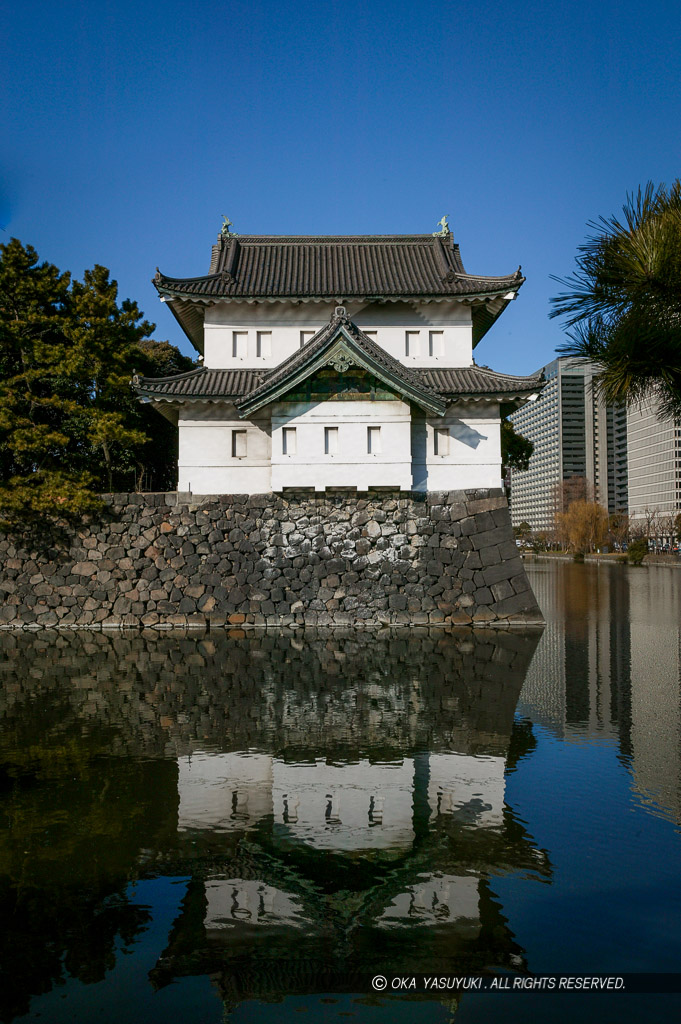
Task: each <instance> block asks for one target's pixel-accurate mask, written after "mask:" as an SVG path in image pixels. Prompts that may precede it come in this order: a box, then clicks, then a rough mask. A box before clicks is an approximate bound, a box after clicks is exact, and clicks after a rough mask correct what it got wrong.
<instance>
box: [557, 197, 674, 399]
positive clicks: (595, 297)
mask: <svg viewBox="0 0 681 1024" xmlns="http://www.w3.org/2000/svg"><path fill="white" fill-rule="evenodd" d="M623 213H624V217H623V220H619V219H618V218H617V217H615V216H613V217H611V218H609V219H607V218H605V217H601V218H600V219H599V220H598V221H596V222H591V223H590V224H589V227H590V228H592V229H593V230H594V232H595V233H594V234H593V235H591V236H590V237H589V238H588V239H587V241H586V242H585V243H584V244H583V245H581V246H580V247H579V250H578V252H579V255H578V256H577V270H576V272H575V273H574V274H573V275H572V276H571V277H568V278H566V279H564V280H561V279H560V278H554V280H557V281H558V283H559V284H562V285H564V286H566V287H567V288H568V289H569V290H568V291H566V292H563V293H562V294H560V295H558V296H556V297H555V298H553V299H552V300H551V302H552V305H553V309H552V311H551V314H550V315H551V316H552V317H557V316H560V317H564V318H565V325H566V327H567V328H568V338H569V339H570V341H569V343H567V344H565V345H563V346H561V347H560V348H559V350H558V351H560V352H562V353H564V354H565V355H572V356H581V357H584V358H587V359H591V360H594V362H596V363H598V364H599V367H600V369H599V372H598V373H597V375H596V377H595V379H594V385H595V388H596V390H597V392H598V393H600V394H601V395H602V396H603V398H604V399H605V400H606V402H608V403H620V402H626V403H629V404H632V403H641V402H643V401H647V400H651V399H652V400H654V401H656V403H657V404H658V406H659V410H660V412H661V413H662V415H665V416H670V417H678V416H681V181H679V180H677V181H675V182H674V184H673V185H672V186H671V188H669V189H668V188H667V187H666V186H665V185H660V186H659V188H657V189H656V188H655V187H654V185H653V184H652V182H648V184H647V185H646V187H645V189H643V190H641V188H639V190H638V193H637V194H636V195H635V196H627V201H626V203H625V205H624V207H623Z"/></svg>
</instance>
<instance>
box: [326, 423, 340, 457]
mask: <svg viewBox="0 0 681 1024" xmlns="http://www.w3.org/2000/svg"><path fill="white" fill-rule="evenodd" d="M337 452H338V427H324V454H325V455H336V453H337Z"/></svg>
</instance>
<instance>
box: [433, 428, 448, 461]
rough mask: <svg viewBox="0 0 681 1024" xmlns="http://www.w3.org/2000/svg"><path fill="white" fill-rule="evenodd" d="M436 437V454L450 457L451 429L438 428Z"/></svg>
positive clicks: (435, 433)
mask: <svg viewBox="0 0 681 1024" xmlns="http://www.w3.org/2000/svg"><path fill="white" fill-rule="evenodd" d="M434 437H435V454H436V455H449V427H436V428H435V431H434Z"/></svg>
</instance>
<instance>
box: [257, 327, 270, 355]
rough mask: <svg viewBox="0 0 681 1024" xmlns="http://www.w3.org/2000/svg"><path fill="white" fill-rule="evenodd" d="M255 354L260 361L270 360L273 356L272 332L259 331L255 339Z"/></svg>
mask: <svg viewBox="0 0 681 1024" xmlns="http://www.w3.org/2000/svg"><path fill="white" fill-rule="evenodd" d="M255 354H256V356H257V357H258V359H269V357H270V356H271V355H272V332H271V331H258V333H257V335H256V339H255Z"/></svg>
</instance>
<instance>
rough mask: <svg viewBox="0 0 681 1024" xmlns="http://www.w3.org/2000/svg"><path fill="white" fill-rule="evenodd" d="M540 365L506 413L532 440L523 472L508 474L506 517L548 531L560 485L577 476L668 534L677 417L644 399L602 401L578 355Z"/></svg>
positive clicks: (610, 506)
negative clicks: (539, 382)
mask: <svg viewBox="0 0 681 1024" xmlns="http://www.w3.org/2000/svg"><path fill="white" fill-rule="evenodd" d="M543 372H544V376H545V378H546V381H547V383H546V386H545V387H544V390H543V392H542V393H541V395H540V397H539V398H538V399H537V401H536V402H530V403H528V404H527V405H525V406H523V407H522V408H520V409H518V410H517V411H516V412H514V413H513V415H512V416H511V420H512V421H513V425H514V426H515V428H516V430H517V431H519V433H521V434H523V435H524V436H525V437H527V438H529V440H530V441H532V442H533V444H534V453H533V455H532V458H531V459H530V465H529V468H528V470H527V472H525V473H517V472H514V473H513V474H512V478H511V495H510V499H511V517H512V521H513V524H514V525H515V526H518V525H519V524H520V523H522V522H527V523H529V524H530V526H531V527H532V529H533V530H535V531H546V532H549V531H551V530H552V529H553V526H554V519H555V514H556V511H557V506H558V503H559V491H560V485H561V484H563V483H564V482H565V481H569V480H570V479H571V478H580V479H581V480H585V481H586V484H585V486H584V487H583V489H582V493H583V494H584V496H586V497H588V498H590V499H593V500H594V501H597V502H598V503H599V504H601V505H602V506H603V507H604V508H606V509H607V510H608V512H609V513H610V514H612V513H614V512H625V513H628V514H629V516H630V517H631V519H632V520H634V521H636V520H639V521H644V522H645V524H646V529H647V531H648V532H649V533H650V535H651V536H654V537H657V538H658V539H659V540H660V541H661V542H666V541H669V540H670V539H671V536H672V532H673V531H672V526H671V524H672V522H673V520H674V517H675V516H676V515H678V514H679V512H681V423H678V422H677V423H674V421H673V420H665V419H663V418H662V417H661V416H660V415H659V414H658V413H657V411H656V409H655V407H654V405H652V404H647V405H644V406H643V407H638V406H630V407H629V408H626V407H625V406H622V405H620V406H614V405H606V404H605V402H604V401H603V400H602V399H600V398H598V397H597V395H596V394H595V392H594V388H593V376H594V373H595V369H594V366H593V364H592V363H588V362H586V361H584V360H580V359H573V358H569V357H561V358H559V359H554V361H553V362H552V363H549V364H548V365H547V366H545V367H544V369H543ZM574 496H577V494H576V493H575V495H574ZM579 496H582V494H580V495H579Z"/></svg>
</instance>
